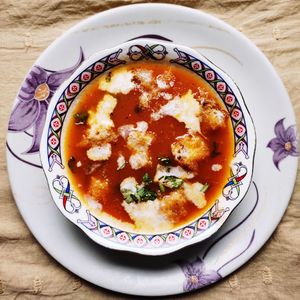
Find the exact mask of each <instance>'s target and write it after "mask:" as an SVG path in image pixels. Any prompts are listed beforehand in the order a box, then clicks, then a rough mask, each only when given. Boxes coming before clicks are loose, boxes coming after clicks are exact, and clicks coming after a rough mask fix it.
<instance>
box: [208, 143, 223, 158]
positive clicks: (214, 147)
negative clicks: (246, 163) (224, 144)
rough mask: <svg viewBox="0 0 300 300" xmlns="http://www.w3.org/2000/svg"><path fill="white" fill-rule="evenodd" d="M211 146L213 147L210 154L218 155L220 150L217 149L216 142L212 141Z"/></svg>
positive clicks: (212, 155)
mask: <svg viewBox="0 0 300 300" xmlns="http://www.w3.org/2000/svg"><path fill="white" fill-rule="evenodd" d="M212 146H213V149H212V152H211V154H210V156H211V157H212V158H214V157H216V156H218V155H220V154H221V152H219V151H218V144H217V143H216V142H213V144H212Z"/></svg>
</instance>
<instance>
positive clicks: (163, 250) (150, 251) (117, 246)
mask: <svg viewBox="0 0 300 300" xmlns="http://www.w3.org/2000/svg"><path fill="white" fill-rule="evenodd" d="M137 44H142V45H144V46H145V47H146V46H149V45H152V46H154V45H162V46H163V47H165V49H170V48H172V50H173V51H175V49H176V51H179V52H177V53H180V52H183V53H185V54H188V55H190V56H192V57H194V58H196V59H197V61H200V62H201V63H204V64H205V65H207V66H209V68H210V69H211V70H213V71H214V72H215V74H217V75H218V76H220V78H221V79H222V80H223V81H224V82H225V84H227V87H228V88H229V90H231V92H232V94H233V95H234V97H235V98H236V100H237V103H238V104H239V105H240V108H242V109H241V111H242V114H243V115H244V118H245V119H247V132H248V133H249V135H251V139H250V143H249V144H250V146H251V147H249V148H250V151H249V153H250V154H251V155H249V157H248V159H249V162H250V163H249V164H248V165H247V167H248V168H247V172H248V180H247V184H246V188H245V189H244V190H243V192H242V195H241V196H238V198H236V199H235V200H234V201H235V205H233V206H232V208H231V209H230V210H229V212H228V213H226V212H224V213H223V215H222V216H221V217H220V218H219V219H218V220H217V222H215V223H213V225H214V226H212V227H209V228H207V229H206V230H204V231H203V232H201V234H198V235H197V231H198V228H195V230H196V234H195V235H193V236H192V237H191V238H187V239H185V240H184V241H182V242H180V243H177V244H173V245H171V244H169V245H168V246H167V247H159V248H158V247H152V248H146V247H142V246H137V245H135V247H132V246H131V247H130V246H128V245H127V244H122V243H117V242H115V241H111V240H110V239H108V238H106V237H104V236H101V235H100V234H99V233H98V234H95V233H94V232H93V230H92V229H89V228H88V227H86V226H81V225H82V223H80V222H78V221H79V219H77V220H75V219H74V218H73V217H72V216H74V214H70V213H68V212H67V211H66V209H65V208H64V207H63V206H62V205H61V200H59V201H58V198H59V197H57V194H55V190H54V188H53V186H51V183H53V178H52V177H51V176H49V175H50V173H49V172H51V171H52V170H51V171H50V168H51V166H49V156H48V154H47V151H45V150H46V149H47V147H48V146H47V145H48V135H49V127H48V126H49V124H50V123H51V121H53V118H52V117H53V111H54V109H55V107H56V105H57V103H58V101H59V100H60V98H61V96H62V95H63V94H64V93H65V91H66V89H67V88H68V87H69V86H70V85H71V84H72V83H73V81H74V80H76V78H78V76H80V75H81V74H82V73H83V72H84V71H86V70H87V69H88V68H90V67H91V66H92V65H93V64H95V63H96V62H97V61H99V60H100V59H101V58H104V57H106V56H111V55H112V54H117V55H116V57H115V58H117V60H118V59H119V58H118V56H119V55H120V54H122V55H125V51H123V50H124V49H126V48H128V47H131V46H135V45H137ZM120 49H122V50H121V51H120ZM126 54H127V55H129V52H128V53H126ZM141 55H143V53H141ZM165 56H170V52H167V53H166V54H165ZM122 58H124V59H125V58H126V56H124V57H123V56H122ZM127 60H128V59H127ZM168 62H171V60H168ZM118 65H121V63H120V64H118ZM118 65H115V66H118ZM107 70H108V69H104V71H103V72H102V73H105V72H106V71H107ZM99 75H101V74H98V75H97V76H95V77H94V78H93V79H92V80H94V79H95V78H97V77H98V76H99ZM84 86H85V85H84ZM212 88H213V89H214V87H212ZM81 90H82V89H81ZM81 90H80V91H81ZM80 91H79V92H80ZM76 96H77V95H76ZM76 96H74V97H73V98H71V99H73V100H74V99H75V98H76ZM222 100H223V101H224V99H222ZM71 103H72V102H71ZM70 106H71V105H70ZM70 106H69V107H70ZM66 111H68V108H66ZM63 121H64V120H63ZM61 128H63V124H61ZM248 142H249V139H248ZM252 142H253V143H252ZM249 144H247V146H248V145H249ZM256 144H257V140H256V132H255V126H254V122H253V120H252V117H251V114H250V112H249V110H248V108H247V106H246V103H245V100H244V97H243V95H242V93H241V91H240V89H239V87H238V86H237V84H236V83H235V82H234V80H233V79H232V78H231V77H230V76H229V75H228V74H227V73H226V72H224V71H223V70H222V69H221V68H220V67H218V66H216V65H215V64H214V63H213V62H212V61H211V60H209V59H208V58H207V57H206V56H204V55H203V54H200V53H199V52H197V51H196V50H193V49H191V48H189V47H187V46H184V45H179V44H175V43H172V42H166V41H161V40H155V39H150V38H139V39H135V40H131V41H128V42H125V43H121V44H118V45H116V46H114V47H112V48H109V49H105V50H101V51H99V52H96V53H94V54H92V55H91V56H90V57H89V58H87V59H85V60H84V61H83V62H82V64H81V65H80V66H79V67H78V68H77V69H76V70H75V71H74V73H73V74H72V75H71V76H70V77H69V78H68V79H67V80H66V81H64V82H63V83H62V84H61V85H60V87H59V88H58V89H57V91H56V92H55V93H54V95H53V96H52V99H51V102H50V104H49V107H48V110H47V117H46V121H45V126H44V129H43V133H42V139H41V146H40V158H41V162H42V166H43V171H44V174H45V176H46V179H47V184H48V187H49V190H50V193H51V196H52V199H53V201H54V202H55V204H56V206H57V207H58V209H59V210H60V212H61V213H62V214H63V215H64V216H65V217H66V218H67V219H68V220H69V221H70V222H72V223H73V224H75V225H76V226H77V227H79V228H80V229H81V230H82V231H83V232H84V233H85V234H86V235H87V236H88V237H89V238H91V239H92V240H93V241H95V242H96V243H97V244H100V245H102V246H105V247H107V248H110V249H114V250H122V251H129V252H135V253H139V254H144V255H164V254H169V253H172V252H175V251H178V250H179V249H181V248H184V247H186V246H189V245H192V244H195V243H199V242H201V241H203V240H205V239H207V238H209V237H210V236H211V235H212V234H214V233H216V232H217V231H218V230H219V228H221V226H222V225H223V224H224V223H225V222H226V220H227V219H228V217H229V216H230V215H231V213H232V212H233V210H234V209H235V208H236V207H237V206H238V205H239V204H240V203H241V201H242V200H243V199H244V197H245V195H246V194H247V192H248V190H249V187H250V184H251V181H252V177H253V169H254V157H255V150H256ZM248 150H249V149H248ZM54 165H55V162H54ZM57 165H59V162H58V163H57ZM52 167H53V166H52ZM54 168H55V166H54ZM60 171H62V170H60ZM65 173H67V171H66V172H65ZM62 176H64V175H62ZM61 179H62V178H61ZM56 193H57V192H56ZM79 200H80V199H79ZM216 202H217V200H216ZM216 202H214V204H213V206H212V207H211V208H208V211H210V210H211V209H212V208H213V207H214V206H215V205H216ZM83 206H84V205H83ZM81 208H82V207H81V203H80V207H79V208H78V210H80V209H81ZM85 213H86V217H88V220H91V219H92V222H98V221H99V224H100V223H101V220H99V219H97V218H95V217H94V216H93V215H92V214H91V213H90V212H89V211H88V209H86V211H85ZM205 214H206V213H204V214H202V215H201V216H198V217H197V220H196V221H197V222H198V221H199V220H200V219H201V218H202V217H203V216H204V215H205ZM93 217H94V218H95V219H96V220H93ZM86 221H87V220H86ZM194 222H195V221H193V222H192V223H194ZM192 223H191V224H192ZM191 224H185V225H184V226H181V227H180V229H176V230H175V231H174V230H172V231H169V232H167V233H164V234H165V235H170V234H173V233H175V232H177V231H178V230H181V231H182V230H183V229H184V228H186V227H188V226H189V225H191ZM99 226H100V225H99ZM108 226H111V227H113V228H114V229H117V228H116V227H115V226H114V225H108ZM100 227H101V226H100ZM97 228H98V224H97ZM99 229H100V228H99ZM117 230H119V231H120V232H118V233H117V235H119V234H120V233H122V232H125V233H128V234H132V235H135V237H134V239H135V238H136V237H137V236H147V235H149V236H152V237H153V238H154V237H156V236H161V235H163V234H160V233H157V234H148V233H147V234H143V233H133V232H129V231H125V230H122V229H117ZM131 242H132V244H134V243H133V240H132V241H131Z"/></svg>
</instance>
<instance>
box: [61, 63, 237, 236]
mask: <svg viewBox="0 0 300 300" xmlns="http://www.w3.org/2000/svg"><path fill="white" fill-rule="evenodd" d="M73 106H74V108H73V109H72V111H70V112H69V117H68V119H67V124H66V129H65V131H64V157H63V159H64V162H65V165H67V166H68V168H69V173H70V176H69V177H70V179H71V183H72V185H73V186H74V187H75V190H76V192H77V194H79V195H80V197H81V199H82V200H83V201H85V203H86V205H87V206H88V208H89V209H90V210H91V211H93V213H94V214H96V215H97V216H98V217H100V218H101V219H102V220H106V222H108V223H109V224H112V225H116V224H117V226H118V228H120V229H124V230H131V231H134V232H143V233H149V232H150V233H158V232H164V231H169V230H173V229H176V228H178V227H179V226H182V225H184V224H187V223H188V222H191V221H193V220H194V219H196V218H197V217H199V216H200V215H201V214H203V213H204V212H205V211H207V210H208V209H209V208H210V207H211V206H212V205H213V204H214V203H215V201H216V200H217V198H218V196H220V194H221V191H222V188H223V186H224V184H225V183H226V180H227V178H228V177H229V176H230V163H231V159H232V153H233V135H232V125H231V122H230V119H229V117H228V113H227V111H226V109H225V107H224V106H223V104H222V102H221V99H219V97H218V95H217V94H216V93H215V91H214V90H212V88H211V87H210V86H209V85H208V84H207V83H206V82H205V81H204V80H203V79H202V78H200V77H199V76H197V75H196V74H194V73H192V72H191V71H189V70H186V69H185V68H183V67H181V66H177V65H171V64H163V63H152V62H143V63H142V62H140V63H134V64H128V65H126V66H121V67H116V68H115V69H113V70H112V71H110V72H107V73H106V74H104V75H102V76H100V77H98V78H96V79H95V80H93V82H91V83H90V84H89V85H88V86H86V87H85V89H84V90H83V91H82V92H81V93H80V94H79V95H78V97H77V99H76V103H75V104H74V105H73Z"/></svg>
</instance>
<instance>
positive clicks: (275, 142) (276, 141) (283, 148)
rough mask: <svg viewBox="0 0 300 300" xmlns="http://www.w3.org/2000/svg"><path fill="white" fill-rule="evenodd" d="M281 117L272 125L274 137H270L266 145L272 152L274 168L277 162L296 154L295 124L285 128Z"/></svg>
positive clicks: (277, 164)
mask: <svg viewBox="0 0 300 300" xmlns="http://www.w3.org/2000/svg"><path fill="white" fill-rule="evenodd" d="M283 121H284V118H283V119H280V120H279V121H278V122H277V123H276V124H275V127H274V132H275V135H276V137H275V138H273V139H271V141H270V142H269V143H268V145H267V147H269V148H270V149H271V150H272V151H273V152H274V154H273V162H274V164H275V166H276V168H277V169H278V170H279V171H280V169H279V163H280V162H281V161H282V160H283V159H285V158H286V157H288V156H298V155H299V152H298V148H297V134H296V129H295V125H292V126H289V127H288V128H287V129H285V127H284V125H283Z"/></svg>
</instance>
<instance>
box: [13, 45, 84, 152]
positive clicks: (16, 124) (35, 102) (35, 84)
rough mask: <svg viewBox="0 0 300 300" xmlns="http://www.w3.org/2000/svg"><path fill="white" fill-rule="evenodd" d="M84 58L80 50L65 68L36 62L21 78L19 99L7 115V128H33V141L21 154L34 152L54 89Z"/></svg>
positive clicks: (14, 130) (36, 150)
mask: <svg viewBox="0 0 300 300" xmlns="http://www.w3.org/2000/svg"><path fill="white" fill-rule="evenodd" d="M83 60H84V55H83V51H82V49H81V48H80V55H79V59H78V61H77V63H76V64H75V65H74V66H72V67H70V68H67V69H65V70H60V71H50V70H46V69H44V68H42V67H41V66H38V65H35V66H33V67H32V69H31V70H30V72H29V74H28V75H27V77H26V79H25V80H24V82H23V84H22V86H21V89H20V91H19V94H18V96H17V99H18V102H17V104H16V106H15V107H14V109H13V111H12V114H11V116H10V120H9V124H8V130H9V131H11V132H26V130H27V129H30V128H32V127H33V136H32V144H31V146H30V147H29V149H27V150H26V151H25V152H24V153H23V154H31V153H37V152H38V151H39V147H40V140H41V135H42V131H43V127H44V123H45V119H46V114H47V109H48V105H49V102H50V101H51V98H52V96H53V94H54V92H55V91H56V90H57V88H58V87H59V86H60V85H61V84H62V83H63V82H64V81H65V80H66V79H67V78H68V77H69V76H70V75H71V74H72V73H73V72H74V71H75V70H76V69H77V68H78V66H79V65H80V64H81V63H82V61H83Z"/></svg>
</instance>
